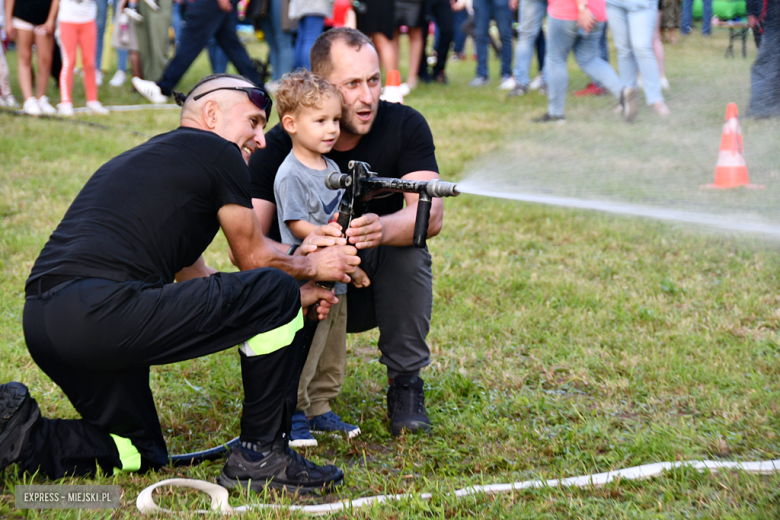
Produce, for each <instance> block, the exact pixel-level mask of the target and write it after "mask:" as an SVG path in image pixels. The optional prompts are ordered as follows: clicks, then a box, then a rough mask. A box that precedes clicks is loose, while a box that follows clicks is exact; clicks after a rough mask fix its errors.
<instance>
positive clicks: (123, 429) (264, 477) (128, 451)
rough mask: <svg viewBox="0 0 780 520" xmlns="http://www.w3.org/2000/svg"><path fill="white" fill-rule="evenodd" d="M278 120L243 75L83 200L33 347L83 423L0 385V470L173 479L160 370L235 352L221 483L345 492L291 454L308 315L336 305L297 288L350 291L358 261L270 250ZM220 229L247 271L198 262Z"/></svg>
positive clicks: (40, 295)
mask: <svg viewBox="0 0 780 520" xmlns="http://www.w3.org/2000/svg"><path fill="white" fill-rule="evenodd" d="M270 107H271V101H270V98H269V97H268V96H267V95H266V93H265V92H264V91H263V90H262V89H259V88H257V87H256V86H255V85H253V84H252V83H251V82H249V81H248V80H246V79H244V78H242V77H240V76H230V75H215V76H209V77H207V78H204V79H203V80H202V81H201V82H200V83H198V85H196V87H195V88H194V89H193V91H192V93H191V94H190V95H189V96H187V99H186V100H185V102H184V105H183V108H182V115H181V127H180V128H178V129H176V130H174V131H172V132H169V133H166V134H163V135H159V136H157V137H154V138H152V139H151V140H149V141H148V142H146V143H144V144H142V145H140V146H138V147H136V148H133V149H131V150H129V151H127V152H125V153H123V154H122V155H120V156H119V157H116V158H114V159H112V160H111V161H109V162H108V163H106V164H105V165H104V166H102V167H101V168H100V169H99V170H98V171H97V172H96V173H95V174H94V175H93V176H92V178H91V179H90V180H89V181H88V182H87V184H86V185H85V186H84V188H83V189H82V190H81V192H80V193H79V195H78V196H77V197H76V199H75V200H74V201H73V204H72V205H71V207H70V208H69V209H68V211H67V213H66V214H65V217H64V218H63V220H62V222H61V223H60V225H59V226H58V227H57V229H56V230H55V231H54V233H53V234H52V235H51V237H50V239H49V241H48V243H47V244H46V246H45V247H44V248H43V251H42V252H41V254H40V256H39V257H38V259H37V261H36V262H35V265H34V266H33V269H32V273H31V275H30V277H29V279H28V280H27V285H26V294H27V298H26V303H25V307H24V335H25V339H26V342H27V346H28V349H29V351H30V354H31V355H32V358H33V359H34V360H35V362H36V363H37V364H38V366H40V367H41V369H42V370H43V371H44V372H45V373H46V374H47V375H48V376H49V377H50V378H51V379H52V380H53V381H54V382H55V383H56V384H57V385H59V386H60V387H61V388H62V390H63V391H64V392H65V394H66V395H67V396H68V398H69V399H70V401H71V402H72V403H73V406H74V407H75V408H76V410H77V411H78V412H79V413H80V414H81V417H82V418H81V419H80V420H58V419H46V418H42V417H41V414H40V412H39V409H38V406H37V404H36V403H35V401H34V400H33V399H32V397H31V396H30V394H29V392H28V390H27V388H26V387H25V386H24V385H23V384H21V383H8V384H5V385H2V386H0V469H2V468H4V467H6V466H7V465H9V464H12V463H18V464H19V468H20V470H22V471H29V472H35V471H38V470H39V471H40V472H41V473H42V474H44V475H46V476H47V477H49V478H52V479H56V478H60V477H62V476H64V475H88V474H92V473H94V472H95V471H96V470H97V468H98V467H100V468H101V469H102V470H103V471H104V472H106V473H108V474H111V473H112V472H115V471H145V470H149V469H156V468H160V467H162V466H164V465H166V464H167V463H168V451H167V449H166V445H165V440H164V438H163V434H162V431H161V429H160V422H159V419H158V416H157V410H156V408H155V404H154V398H153V396H152V392H151V389H150V388H149V369H150V366H151V365H164V364H168V363H175V362H178V361H182V360H186V359H192V358H196V357H200V356H205V355H207V354H211V353H214V352H219V351H222V350H225V349H228V348H231V347H235V346H238V347H239V348H238V350H239V355H240V358H241V370H242V379H243V386H244V409H243V416H242V418H241V438H240V441H241V442H240V446H238V447H237V448H236V449H234V450H233V452H232V453H231V455H230V457H229V459H228V461H227V463H226V464H225V467H224V469H223V471H222V474H221V475H220V479H219V481H220V483H221V484H222V485H224V486H227V487H231V486H239V485H246V484H247V483H248V481H250V480H251V482H252V488H254V489H260V488H263V487H265V486H266V484H267V483H268V482H270V484H269V485H271V486H272V487H277V488H278V487H282V486H286V487H287V488H288V489H291V490H297V491H307V490H313V489H323V488H325V489H327V488H330V487H332V486H334V485H337V484H339V483H340V482H341V481H342V480H343V477H344V474H343V473H342V471H341V470H340V469H338V468H337V467H335V466H317V465H315V464H313V463H311V462H309V461H307V460H306V459H304V458H302V457H301V456H299V455H298V454H297V453H295V452H294V451H293V450H292V449H291V448H289V447H288V437H289V432H290V426H291V417H292V414H293V412H294V411H295V401H296V393H297V389H298V379H299V377H300V371H301V368H302V363H303V360H302V355H303V331H302V325H303V318H302V314H301V306H302V304H303V305H304V306H307V305H311V304H313V303H314V302H316V301H318V300H320V299H324V300H325V301H326V302H330V303H333V301H334V297H333V296H332V295H331V294H330V292H329V291H326V290H323V289H317V288H314V287H313V284H311V285H308V286H306V288H305V289H303V290H301V289H299V287H298V284H297V283H296V281H295V278H300V279H306V280H338V281H344V282H346V281H349V277H348V276H347V274H346V273H350V272H354V266H355V265H357V264H358V263H359V259H358V257H357V256H356V250H355V248H354V247H352V246H348V245H344V241H343V239H337V238H334V237H328V236H312V238H311V239H310V240H308V241H307V242H308V243H309V244H310V243H311V242H312V241H314V242H315V243H317V244H318V245H329V244H330V245H333V246H334V247H327V248H324V249H317V248H316V247H313V246H304V247H302V248H303V249H304V253H309V254H308V255H301V254H298V255H295V256H287V255H284V254H282V253H279V252H278V251H277V250H276V249H274V248H273V247H271V246H270V245H268V244H267V243H266V242H265V240H264V238H263V235H262V232H261V230H260V227H259V222H258V220H257V217H256V215H255V213H254V212H253V210H252V201H251V196H250V189H249V186H250V182H249V171H248V169H247V164H246V162H247V161H248V159H249V156H250V155H251V153H252V152H254V151H255V150H256V149H258V148H261V147H263V146H264V145H265V141H264V136H263V128H264V127H265V124H266V121H267V117H268V114H269V112H270ZM220 227H221V228H222V230H223V232H224V234H225V236H226V238H227V240H228V243H229V244H230V247H231V249H232V252H233V255H234V257H235V259H236V263H237V265H238V266H239V267H240V269H241V272H238V273H219V272H216V271H215V270H214V269H211V268H209V267H208V266H207V265H206V264H205V263H204V261H203V257H202V256H201V254H202V253H203V251H204V250H205V249H206V248H207V247H208V245H209V244H210V243H211V241H212V240H213V238H214V236H215V235H216V233H217V231H218V230H219V228H220ZM321 233H326V231H321ZM272 268H276V269H272ZM174 281H176V283H174ZM328 305H329V304H328V303H326V304H324V305H322V306H320V307H319V310H320V315H321V316H322V315H323V314H324V313H326V312H327V309H326V308H325V307H327V306H328Z"/></svg>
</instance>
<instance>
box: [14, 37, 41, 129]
mask: <svg viewBox="0 0 780 520" xmlns="http://www.w3.org/2000/svg"><path fill="white" fill-rule="evenodd" d="M34 40H35V35H34V34H33V31H32V30H29V31H28V30H24V29H19V28H18V27H17V28H16V77H17V79H18V81H19V88H20V89H21V90H22V102H24V104H25V107H24V110H25V112H27V113H29V114H35V115H38V114H40V113H41V111H40V109H39V108H38V103H37V101H35V102H32V103H27V101H28V100H30V99H33V100H35V96H33V67H32V59H33V58H32V56H33V51H32V49H33V41H34ZM28 105H29V106H28ZM28 110H29V111H28Z"/></svg>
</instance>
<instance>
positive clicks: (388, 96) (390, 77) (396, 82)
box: [380, 70, 404, 105]
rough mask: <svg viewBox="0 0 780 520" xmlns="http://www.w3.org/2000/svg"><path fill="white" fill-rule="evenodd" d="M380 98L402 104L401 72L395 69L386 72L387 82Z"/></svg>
mask: <svg viewBox="0 0 780 520" xmlns="http://www.w3.org/2000/svg"><path fill="white" fill-rule="evenodd" d="M380 99H383V100H384V101H387V102H389V103H401V104H402V105H403V104H404V94H403V92H401V73H400V72H398V71H397V70H391V71H390V72H388V73H387V83H385V88H384V91H383V92H382V95H381V96H380Z"/></svg>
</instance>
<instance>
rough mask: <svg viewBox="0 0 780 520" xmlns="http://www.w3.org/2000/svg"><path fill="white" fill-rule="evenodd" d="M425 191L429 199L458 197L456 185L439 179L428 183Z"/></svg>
mask: <svg viewBox="0 0 780 520" xmlns="http://www.w3.org/2000/svg"><path fill="white" fill-rule="evenodd" d="M425 191H427V192H428V195H430V196H431V197H457V196H458V195H460V192H459V191H458V185H457V184H455V183H454V182H447V181H443V180H441V179H434V180H432V181H428V186H427V187H426V188H425Z"/></svg>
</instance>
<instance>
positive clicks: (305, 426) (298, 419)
mask: <svg viewBox="0 0 780 520" xmlns="http://www.w3.org/2000/svg"><path fill="white" fill-rule="evenodd" d="M316 445H317V439H315V438H314V436H313V435H312V434H311V432H310V431H309V421H308V420H307V419H306V414H305V413H303V412H295V413H294V414H293V416H292V431H291V432H290V446H292V447H293V448H310V447H312V446H316Z"/></svg>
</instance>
